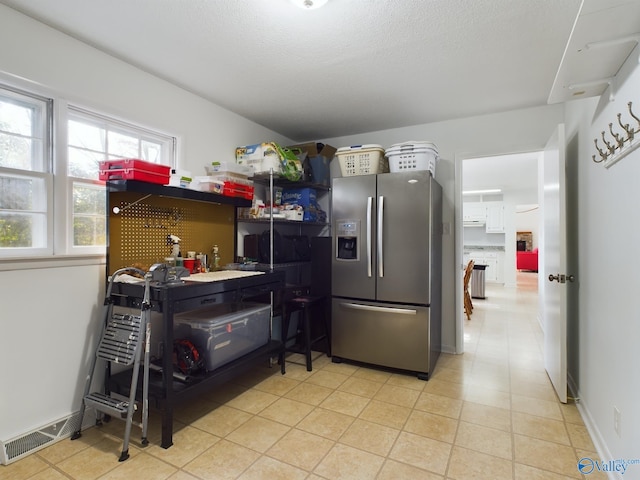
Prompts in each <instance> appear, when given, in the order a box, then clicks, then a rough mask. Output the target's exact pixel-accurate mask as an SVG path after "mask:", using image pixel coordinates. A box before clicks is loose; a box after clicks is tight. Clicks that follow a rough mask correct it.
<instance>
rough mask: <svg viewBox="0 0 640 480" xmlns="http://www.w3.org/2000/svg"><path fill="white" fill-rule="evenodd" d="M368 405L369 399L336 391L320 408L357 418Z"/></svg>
mask: <svg viewBox="0 0 640 480" xmlns="http://www.w3.org/2000/svg"><path fill="white" fill-rule="evenodd" d="M368 403H369V399H368V398H365V397H361V396H359V395H353V394H352V393H347V392H340V391H335V392H333V393H332V394H331V395H329V396H328V397H327V398H326V399H325V400H324V401H323V402H322V403H321V404H320V407H322V408H326V409H327V410H333V411H334V412H339V413H344V414H346V415H351V416H352V417H357V416H358V415H360V413H361V412H362V410H364V408H365V407H366V406H367V404H368Z"/></svg>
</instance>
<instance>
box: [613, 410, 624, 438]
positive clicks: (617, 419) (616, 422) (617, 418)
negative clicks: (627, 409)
mask: <svg viewBox="0 0 640 480" xmlns="http://www.w3.org/2000/svg"><path fill="white" fill-rule="evenodd" d="M621 422H622V416H621V414H620V410H618V407H613V429H614V430H615V431H616V433H617V434H618V436H619V437H622V435H621V434H620V427H621V425H620V423H621Z"/></svg>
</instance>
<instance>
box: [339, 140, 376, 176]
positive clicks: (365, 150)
mask: <svg viewBox="0 0 640 480" xmlns="http://www.w3.org/2000/svg"><path fill="white" fill-rule="evenodd" d="M336 157H338V160H339V161H340V170H341V172H342V176H343V177H350V176H354V175H369V174H374V173H385V172H386V171H388V169H387V164H386V161H385V158H384V149H383V148H382V146H381V145H354V146H351V147H342V148H339V149H338V150H337V151H336Z"/></svg>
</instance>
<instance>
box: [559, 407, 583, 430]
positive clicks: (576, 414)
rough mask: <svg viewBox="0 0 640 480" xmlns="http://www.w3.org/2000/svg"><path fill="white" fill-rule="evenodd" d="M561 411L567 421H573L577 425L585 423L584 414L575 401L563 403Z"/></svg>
mask: <svg viewBox="0 0 640 480" xmlns="http://www.w3.org/2000/svg"><path fill="white" fill-rule="evenodd" d="M560 411H561V412H562V417H563V418H564V421H565V422H567V423H573V424H575V425H584V420H582V415H580V411H579V410H578V407H577V406H576V404H575V403H561V404H560Z"/></svg>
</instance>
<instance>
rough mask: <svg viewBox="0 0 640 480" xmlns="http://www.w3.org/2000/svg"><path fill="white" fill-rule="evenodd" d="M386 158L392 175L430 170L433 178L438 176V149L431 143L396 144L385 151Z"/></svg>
mask: <svg viewBox="0 0 640 480" xmlns="http://www.w3.org/2000/svg"><path fill="white" fill-rule="evenodd" d="M385 156H386V157H387V158H388V159H389V170H390V171H391V172H392V173H393V172H406V171H411V170H413V171H418V170H428V171H429V172H431V176H435V174H436V163H437V161H438V148H437V147H436V146H435V145H434V144H433V143H431V142H404V143H396V144H395V145H392V146H391V147H389V148H388V149H387V150H386V151H385Z"/></svg>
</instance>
